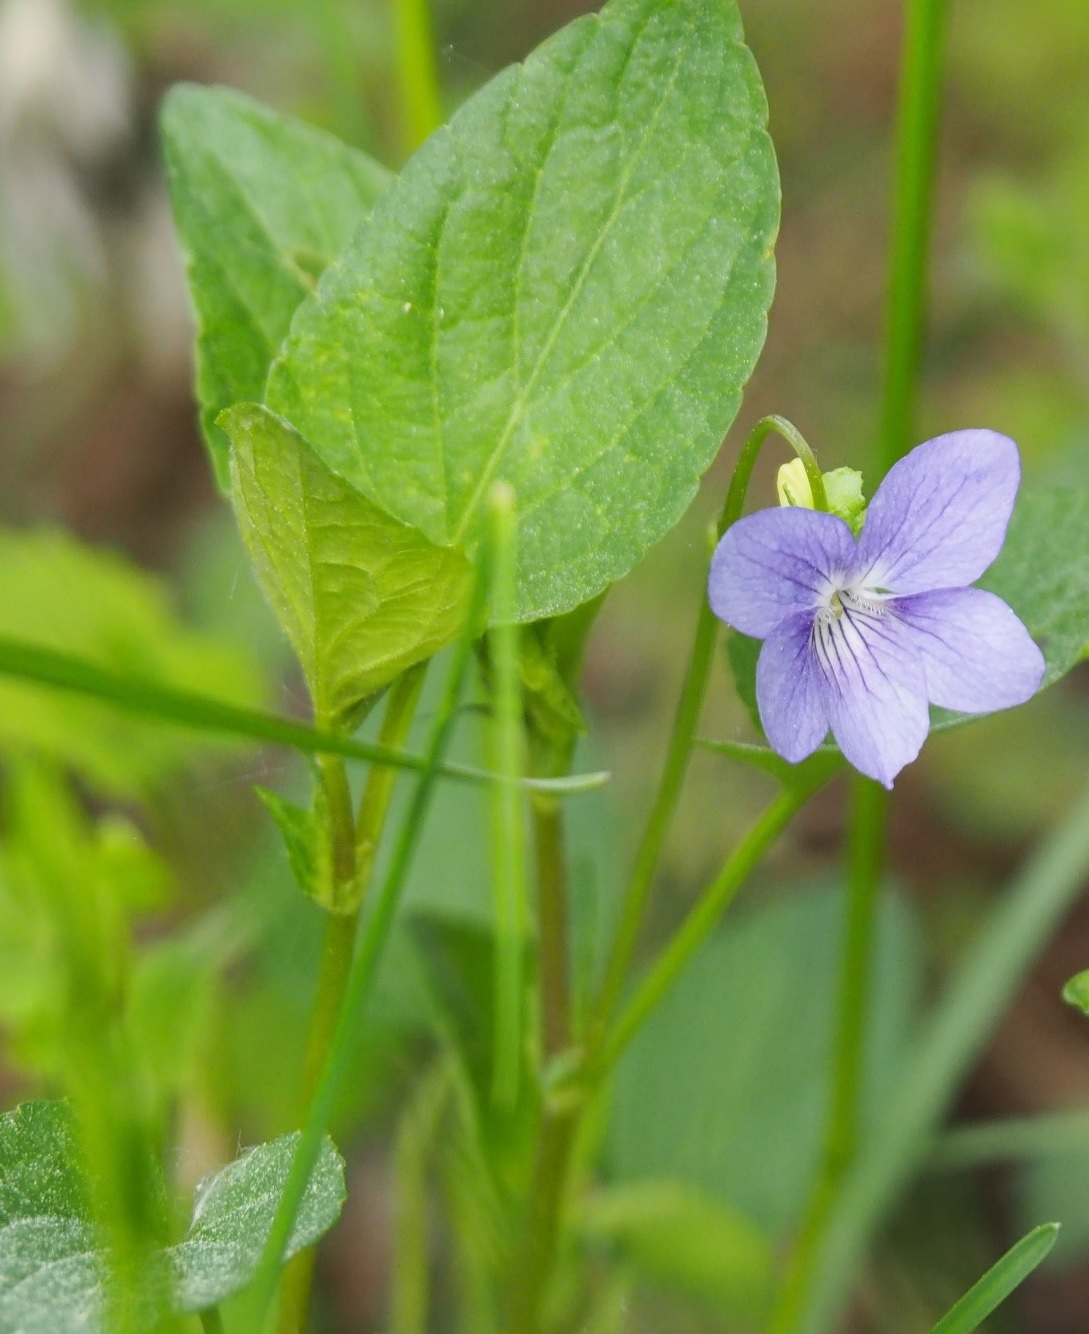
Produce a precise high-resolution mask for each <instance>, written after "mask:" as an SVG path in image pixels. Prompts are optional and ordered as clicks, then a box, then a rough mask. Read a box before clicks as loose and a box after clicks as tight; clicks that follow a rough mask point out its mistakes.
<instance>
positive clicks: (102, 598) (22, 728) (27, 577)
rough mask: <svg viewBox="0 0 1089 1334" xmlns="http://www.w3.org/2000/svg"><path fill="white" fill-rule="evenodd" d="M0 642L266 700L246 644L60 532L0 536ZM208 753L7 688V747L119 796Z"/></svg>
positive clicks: (1, 686)
mask: <svg viewBox="0 0 1089 1334" xmlns="http://www.w3.org/2000/svg"><path fill="white" fill-rule="evenodd" d="M0 636H5V637H10V638H13V639H20V640H24V641H27V642H29V643H30V644H33V645H37V646H40V647H42V648H46V649H55V650H60V651H62V652H65V653H71V654H75V655H78V656H79V657H80V658H82V659H84V660H85V661H87V662H88V663H91V664H93V665H94V666H96V667H99V668H104V669H106V670H107V671H112V672H118V673H121V674H123V675H125V676H127V677H129V678H131V679H132V680H134V681H135V682H137V683H140V682H145V683H149V684H150V683H154V684H156V685H162V686H169V687H173V688H177V689H181V690H187V691H194V692H198V693H201V694H205V695H209V696H211V697H212V698H213V699H214V700H216V701H227V702H231V703H236V704H254V703H257V702H258V701H259V700H260V697H261V695H262V693H263V689H262V685H261V682H260V679H259V677H258V674H257V670H256V667H255V664H254V663H253V662H252V661H251V660H250V659H249V658H248V656H247V655H246V653H245V652H244V651H243V650H242V648H241V647H240V646H239V645H238V644H231V643H228V642H226V641H225V640H222V639H218V638H213V637H211V636H208V635H204V634H200V633H198V632H196V631H193V630H191V629H189V628H187V627H185V626H184V625H182V624H181V623H180V622H179V621H178V619H177V617H176V616H175V614H174V613H173V611H172V609H171V607H170V604H169V600H168V597H167V593H166V590H165V588H164V587H163V585H162V584H160V583H159V582H158V581H157V580H156V579H155V578H153V577H152V576H151V575H149V574H147V573H145V572H144V571H142V570H139V569H137V568H136V567H135V566H133V565H130V564H129V563H128V562H127V561H126V560H124V559H123V558H122V557H121V556H119V555H117V554H116V553H114V552H111V551H106V550H102V549H98V548H94V547H88V546H83V545H82V544H81V543H79V542H77V541H76V540H75V539H74V538H72V537H70V536H68V535H66V534H64V533H61V532H51V531H48V530H33V531H22V532H14V531H7V532H0ZM207 744H208V743H207V741H205V740H202V739H200V738H197V737H195V736H193V735H188V736H186V735H184V734H182V733H179V732H176V731H166V730H163V729H160V728H148V727H146V726H144V725H143V724H142V723H139V722H133V720H132V719H130V718H127V717H125V716H124V715H123V714H119V713H118V712H117V711H116V710H114V709H109V708H103V707H102V705H100V704H98V703H95V702H92V701H89V700H85V699H79V698H75V697H73V696H72V695H69V694H56V693H53V692H46V691H43V690H41V689H39V688H37V687H28V686H26V685H23V684H20V683H17V682H14V681H11V680H6V679H0V748H3V749H9V750H10V749H15V748H18V749H29V750H31V751H33V752H37V753H39V754H42V755H46V756H49V757H51V758H53V759H55V760H57V761H58V762H59V763H61V764H63V765H64V766H65V767H66V768H68V769H71V770H72V771H74V772H75V773H76V774H78V775H79V777H80V778H82V779H83V780H84V781H86V782H87V783H89V784H90V785H91V786H92V787H94V788H96V789H99V790H102V791H104V792H107V793H109V794H111V795H118V796H126V797H132V796H137V795H140V794H144V793H146V792H147V791H148V790H149V789H151V788H153V787H154V786H156V785H157V784H159V783H160V782H161V781H162V780H163V779H164V778H165V777H166V776H167V775H168V774H169V773H170V772H171V771H173V770H175V769H177V768H178V767H179V766H180V765H181V764H183V763H184V762H185V761H186V760H188V759H189V758H190V757H191V756H192V754H193V753H194V750H195V748H196V746H198V745H207Z"/></svg>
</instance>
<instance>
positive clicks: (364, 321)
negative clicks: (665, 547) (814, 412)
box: [266, 0, 779, 621]
mask: <svg viewBox="0 0 1089 1334" xmlns="http://www.w3.org/2000/svg"><path fill="white" fill-rule="evenodd" d="M766 120H767V105H766V101H765V97H764V91H763V87H762V85H761V83H760V79H759V75H758V74H757V71H756V66H755V64H754V62H753V60H752V57H751V55H750V53H749V51H748V49H747V48H746V47H745V45H744V42H743V38H742V31H741V20H740V18H739V15H738V11H737V6H736V4H735V2H734V0H715V3H707V0H669V2H668V3H663V0H611V2H610V3H608V4H606V5H605V7H604V8H603V9H602V10H601V12H600V13H599V14H595V15H590V16H587V17H585V18H582V19H579V20H577V21H576V22H574V23H572V24H570V25H569V26H568V27H566V28H564V29H563V30H561V31H560V32H559V33H557V34H556V35H555V36H554V37H553V38H551V39H550V40H549V41H547V42H545V43H544V44H543V45H542V46H540V47H539V48H538V49H537V50H536V51H534V52H533V54H532V55H530V57H529V58H528V59H527V60H526V61H525V63H524V64H522V65H516V66H513V67H511V68H510V69H507V70H505V71H503V72H502V73H501V74H499V75H498V76H497V77H496V78H494V79H493V80H492V81H491V82H490V83H488V84H487V85H485V87H484V88H482V89H481V90H480V91H479V92H477V93H476V94H475V95H474V96H473V97H471V98H470V99H469V100H468V101H467V102H465V103H464V104H463V105H462V107H461V108H460V109H459V111H458V112H457V114H456V115H455V116H454V117H453V119H452V121H451V122H450V124H449V126H447V127H446V128H445V129H442V130H440V131H438V132H437V133H436V134H434V135H432V136H431V138H430V139H429V140H428V141H427V143H425V144H424V145H423V147H422V148H421V149H420V150H419V152H418V153H417V154H416V155H415V157H414V158H412V160H411V161H410V162H409V163H408V164H407V166H406V167H405V168H404V170H403V171H402V173H401V175H400V176H399V177H398V179H397V181H396V182H395V183H394V184H393V185H391V187H390V189H389V190H388V191H387V192H386V193H385V194H384V195H383V196H382V198H381V200H379V202H378V203H377V204H376V206H375V210H374V212H373V214H372V216H371V220H370V221H369V222H368V223H367V224H365V225H364V226H363V227H362V228H361V229H360V231H359V232H358V233H357V234H356V236H355V237H354V238H353V241H352V243H351V244H350V246H349V247H348V249H347V250H346V251H345V253H344V254H343V255H342V256H341V257H340V258H339V259H338V260H337V261H336V262H335V263H334V264H333V265H332V266H330V268H329V270H328V271H327V272H326V274H325V275H324V276H323V277H322V280H321V281H320V283H319V284H318V288H317V290H316V291H315V293H314V294H313V296H312V297H310V298H308V299H307V301H306V302H304V304H303V305H302V306H301V307H300V309H299V311H298V313H297V316H296V318H295V320H294V321H293V323H292V331H291V335H290V337H289V339H288V341H287V343H286V344H285V349H284V353H283V355H282V356H281V357H280V358H279V359H278V361H277V363H276V364H275V366H274V367H273V371H272V374H271V376H270V380H269V387H268V391H267V395H266V402H267V403H268V404H269V406H270V407H272V408H273V409H274V410H275V411H277V412H279V413H281V414H282V415H283V416H284V417H286V418H287V419H288V420H289V421H291V422H292V423H293V424H294V425H295V426H296V427H297V428H298V429H299V430H300V431H301V432H302V434H303V435H305V436H306V438H307V439H308V440H309V441H310V442H311V444H312V445H313V447H314V448H315V449H316V450H317V451H318V453H319V454H321V456H322V457H323V458H324V459H325V460H326V462H327V463H328V464H329V465H330V467H332V468H333V469H334V470H335V471H337V472H338V473H340V474H341V475H342V476H343V477H344V478H345V479H346V480H347V481H348V482H349V483H350V484H351V485H353V486H356V487H357V488H358V489H359V490H360V491H362V492H363V494H365V495H366V496H367V497H368V498H369V499H371V500H372V501H374V503H375V504H377V505H378V506H379V507H380V508H382V509H383V510H385V511H387V512H388V513H390V514H392V515H395V516H396V517H397V518H399V519H402V520H404V521H405V522H407V523H410V524H412V525H413V526H414V527H416V528H419V529H420V530H421V531H422V532H423V533H425V534H426V535H427V536H428V537H429V538H430V539H431V540H432V541H433V542H436V543H438V544H441V545H446V544H451V543H452V544H454V545H456V546H458V547H460V548H461V549H462V550H464V551H466V552H468V553H471V552H472V551H473V550H475V548H476V546H477V545H478V544H479V542H480V541H481V540H482V539H483V536H484V533H485V531H486V527H487V523H486V514H485V511H486V504H485V502H486V498H487V495H488V493H489V490H490V488H491V485H492V483H493V482H495V481H506V482H508V483H510V485H511V486H512V487H513V488H514V490H515V492H516V494H517V495H518V504H519V515H520V536H519V565H518V590H517V593H518V597H517V614H518V619H519V620H522V621H529V620H535V619H539V618H541V617H544V616H549V615H557V614H559V613H561V612H564V611H569V610H571V609H572V608H574V607H576V606H578V605H579V603H581V602H583V601H585V600H587V599H588V598H590V597H592V596H594V595H595V594H596V593H598V592H600V591H601V590H602V589H603V588H605V587H606V586H607V585H608V584H609V583H610V582H612V581H613V580H615V579H617V578H619V577H620V576H621V575H623V574H625V573H627V571H628V570H630V569H631V568H632V566H633V565H634V564H635V563H636V562H637V561H638V560H639V559H640V558H641V557H642V556H643V554H644V553H645V552H646V550H647V548H648V547H649V546H651V545H652V544H653V543H655V542H656V541H658V539H659V538H661V537H662V536H663V534H664V533H665V532H666V531H667V530H668V529H669V528H670V527H671V526H672V524H673V523H675V522H676V520H677V519H678V518H679V517H680V515H681V514H682V513H683V511H684V509H685V508H686V506H687V505H688V503H689V501H690V500H691V499H692V497H693V495H694V494H695V490H696V486H697V484H698V480H699V477H700V474H701V473H702V472H703V471H704V470H705V469H706V468H707V466H708V465H709V464H710V462H711V460H712V459H713V458H714V456H715V454H716V453H717V451H718V449H719V446H720V444H721V441H722V437H723V435H724V434H725V432H726V430H727V429H728V427H729V426H730V423H731V422H732V421H733V418H734V416H735V414H736V412H737V408H738V405H739V402H740V394H741V389H742V386H743V385H744V384H745V382H746V380H747V379H748V377H749V375H750V373H751V371H752V368H753V365H754V363H755V360H756V357H757V355H758V353H759V351H760V348H761V346H762V344H763V341H764V335H765V328H766V316H767V310H768V306H769V304H770V301H771V294H772V286H773V275H774V266H773V261H772V246H773V243H774V239H775V235H776V230H777V227H778V216H779V184H778V174H777V169H776V165H775V158H774V154H773V151H772V146H771V141H770V139H769V138H768V135H767V131H766Z"/></svg>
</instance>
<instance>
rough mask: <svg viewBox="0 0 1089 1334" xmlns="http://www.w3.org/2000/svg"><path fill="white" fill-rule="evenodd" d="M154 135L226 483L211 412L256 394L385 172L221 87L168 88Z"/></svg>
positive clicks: (223, 481)
mask: <svg viewBox="0 0 1089 1334" xmlns="http://www.w3.org/2000/svg"><path fill="white" fill-rule="evenodd" d="M162 133H163V147H164V151H165V154H166V163H167V168H168V172H169V177H170V189H171V195H172V198H173V202H174V217H175V221H176V224H177V228H178V234H179V236H180V239H181V244H182V249H183V250H184V252H185V256H186V260H187V263H188V269H189V286H190V291H191V293H192V297H193V304H194V306H195V307H196V313H197V321H198V326H199V333H198V337H197V393H198V395H199V397H200V404H201V422H202V425H203V427H204V435H205V439H206V440H207V442H208V447H209V450H210V451H211V455H212V462H213V464H214V465H215V470H216V476H217V478H218V480H219V484H220V486H221V487H223V489H224V490H226V488H227V485H228V446H227V439H226V436H225V435H224V434H223V432H222V430H221V429H220V428H219V427H218V426H217V425H216V424H215V423H216V418H217V417H218V415H219V414H220V412H221V411H222V410H223V409H224V408H226V407H229V406H230V405H231V404H232V403H239V402H242V401H243V400H248V399H259V398H260V397H261V395H262V393H263V392H264V387H265V378H266V376H267V374H268V368H269V365H270V363H271V362H272V359H273V357H274V356H275V355H276V353H277V352H278V351H279V348H280V343H281V342H282V341H283V339H284V337H285V335H286V334H287V330H288V326H289V325H290V323H291V317H292V315H293V314H294V313H295V309H296V307H297V306H298V305H299V302H300V301H302V300H303V298H304V297H305V296H306V295H307V294H308V293H309V292H310V291H311V290H312V289H313V286H314V283H315V282H316V280H317V278H318V277H319V275H320V274H321V273H322V271H323V270H324V269H325V267H326V266H327V265H328V264H329V263H330V262H331V261H332V260H333V259H334V258H335V257H336V256H337V255H338V254H339V253H340V251H341V250H342V249H343V248H344V246H345V245H347V243H348V240H349V239H350V237H351V235H352V232H353V231H354V230H355V229H356V227H357V226H358V225H359V223H360V222H361V221H362V220H363V219H364V218H365V217H366V216H367V214H368V213H369V211H370V209H371V206H372V205H373V204H374V201H375V200H376V199H377V198H378V196H379V195H380V194H381V193H382V191H383V190H385V189H386V187H387V185H388V183H389V181H390V180H391V179H392V178H391V176H390V174H389V172H387V171H386V170H385V169H384V168H383V167H380V166H379V165H378V163H377V162H374V161H373V160H372V159H371V158H369V157H367V156H366V155H365V154H363V153H359V152H357V151H356V150H355V149H353V148H349V147H348V146H347V144H343V143H341V142H340V141H339V140H338V139H336V138H334V137H333V136H332V135H330V134H326V133H324V132H323V131H321V130H316V129H313V128H311V127H310V126H308V125H304V124H302V123H301V122H299V121H296V120H293V119H292V118H291V117H289V116H284V115H281V114H279V113H278V112H275V111H273V110H271V109H270V108H269V107H265V106H262V105H261V104H260V103H259V102H254V101H253V100H252V99H251V98H248V97H244V96H243V95H242V94H241V93H237V92H234V91H233V90H231V89H229V88H200V87H196V86H194V85H185V84H182V85H180V86H178V87H176V88H174V89H172V90H171V92H170V93H169V94H168V96H167V98H166V101H165V103H164V105H163V114H162Z"/></svg>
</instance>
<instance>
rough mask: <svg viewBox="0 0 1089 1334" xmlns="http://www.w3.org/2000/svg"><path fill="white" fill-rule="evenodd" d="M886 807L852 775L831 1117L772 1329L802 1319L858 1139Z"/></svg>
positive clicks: (784, 1330)
mask: <svg viewBox="0 0 1089 1334" xmlns="http://www.w3.org/2000/svg"><path fill="white" fill-rule="evenodd" d="M887 811H888V802H887V801H886V794H885V792H884V790H883V789H882V788H880V787H878V785H877V784H876V783H874V782H872V781H871V780H870V779H868V778H863V777H862V775H861V774H854V775H852V779H851V806H850V833H849V838H850V851H849V871H848V878H847V884H848V895H847V918H846V923H845V931H844V945H843V959H842V961H841V964H840V992H839V1005H838V1008H837V1020H836V1038H835V1056H834V1061H833V1067H832V1087H831V1097H830V1100H829V1110H828V1119H827V1123H826V1125H825V1133H824V1143H823V1146H822V1149H821V1161H820V1166H819V1168H818V1174H817V1183H816V1186H815V1188H814V1190H813V1193H812V1195H811V1197H810V1200H809V1204H808V1206H807V1209H806V1214H805V1218H804V1220H803V1222H802V1226H801V1229H800V1231H799V1233H798V1237H797V1239H796V1241H795V1244H794V1247H793V1249H792V1251H791V1256H790V1261H789V1264H788V1266H787V1272H786V1275H785V1277H784V1279H783V1284H782V1287H781V1289H780V1292H779V1298H778V1301H777V1303H776V1306H775V1310H774V1311H773V1313H772V1319H771V1323H770V1326H769V1328H770V1330H771V1334H789V1331H790V1330H793V1329H794V1328H795V1327H796V1326H797V1324H798V1322H799V1320H800V1318H801V1315H802V1313H803V1310H804V1302H805V1300H806V1296H807V1293H808V1290H809V1286H810V1283H811V1280H812V1272H813V1265H814V1263H815V1261H816V1258H817V1254H818V1251H819V1248H820V1244H821V1241H822V1239H823V1237H824V1233H825V1231H826V1229H827V1226H828V1220H829V1217H830V1215H831V1212H832V1209H833V1207H834V1205H835V1202H836V1200H837V1199H838V1197H839V1193H840V1187H841V1185H842V1182H843V1178H844V1176H845V1175H846V1173H847V1170H848V1169H849V1168H850V1166H851V1163H852V1162H853V1160H854V1156H855V1151H856V1148H857V1145H858V1122H859V1106H860V1103H861V1090H862V1070H863V1057H864V1055H865V1039H866V1019H867V1012H868V999H869V983H870V958H871V955H872V952H873V948H872V947H873V933H874V922H875V918H876V909H877V903H878V897H879V896H878V887H879V884H880V879H881V870H882V867H883V864H884V851H885V823H886V815H887Z"/></svg>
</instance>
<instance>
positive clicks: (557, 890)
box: [531, 797, 571, 1060]
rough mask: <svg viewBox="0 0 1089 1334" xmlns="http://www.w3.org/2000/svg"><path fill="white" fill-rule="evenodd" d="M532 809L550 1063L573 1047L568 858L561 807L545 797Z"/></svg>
mask: <svg viewBox="0 0 1089 1334" xmlns="http://www.w3.org/2000/svg"><path fill="white" fill-rule="evenodd" d="M531 809H532V812H533V833H534V850H535V854H536V866H537V914H538V930H539V932H540V970H541V1030H542V1031H541V1037H542V1046H543V1049H544V1055H545V1059H546V1060H548V1059H550V1058H552V1057H554V1056H558V1055H559V1054H560V1053H561V1052H563V1051H566V1050H567V1048H568V1046H569V1045H570V1042H571V986H570V967H569V935H568V921H567V855H566V848H565V846H564V843H565V840H564V828H563V811H562V810H561V809H560V807H559V805H558V804H557V803H556V802H554V801H550V800H549V799H548V798H547V797H545V798H534V799H533V801H532V802H531Z"/></svg>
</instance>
